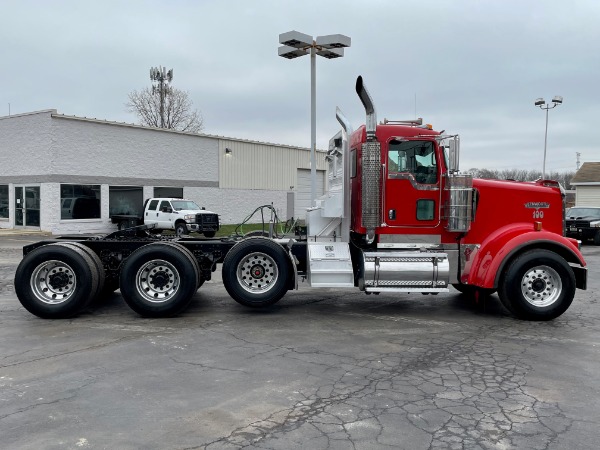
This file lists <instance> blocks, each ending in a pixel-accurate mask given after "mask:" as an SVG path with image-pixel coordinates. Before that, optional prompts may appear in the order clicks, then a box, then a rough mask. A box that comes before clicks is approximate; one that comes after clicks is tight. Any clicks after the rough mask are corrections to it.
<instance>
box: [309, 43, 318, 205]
mask: <svg viewBox="0 0 600 450" xmlns="http://www.w3.org/2000/svg"><path fill="white" fill-rule="evenodd" d="M316 155H317V52H316V49H315V46H314V45H313V46H312V47H311V48H310V206H314V202H315V199H316V198H317V156H316Z"/></svg>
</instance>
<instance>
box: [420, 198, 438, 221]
mask: <svg viewBox="0 0 600 450" xmlns="http://www.w3.org/2000/svg"><path fill="white" fill-rule="evenodd" d="M433 219H435V202H434V201H433V200H431V199H420V200H417V220H433Z"/></svg>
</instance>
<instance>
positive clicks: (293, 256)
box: [15, 77, 587, 320]
mask: <svg viewBox="0 0 600 450" xmlns="http://www.w3.org/2000/svg"><path fill="white" fill-rule="evenodd" d="M356 91H357V94H358V96H359V98H360V100H361V101H362V103H363V105H364V107H365V111H366V125H363V126H361V127H360V128H358V129H357V130H356V131H353V129H352V127H351V125H350V123H349V122H348V120H347V119H346V118H345V117H344V115H343V114H342V113H341V111H339V109H338V112H337V119H338V121H339V122H340V124H341V125H342V130H341V131H340V132H339V133H337V134H336V136H334V138H332V139H331V141H330V143H329V150H328V152H327V160H328V164H329V169H328V182H327V184H328V187H327V192H326V193H325V195H323V196H322V197H321V198H319V199H318V200H317V201H316V202H315V204H314V205H313V207H312V208H310V209H309V210H308V211H307V216H306V223H307V230H306V233H305V234H303V235H299V234H296V235H294V236H277V235H273V234H272V233H271V235H270V236H268V237H266V236H260V237H255V236H252V237H245V238H244V237H242V238H239V237H235V238H225V239H217V238H213V239H207V238H189V237H182V238H176V239H170V240H167V239H165V238H164V237H161V236H156V235H153V234H151V233H149V232H148V231H147V229H146V228H147V227H146V226H141V227H135V228H131V229H128V230H120V231H117V232H115V233H111V234H109V235H106V236H95V237H93V238H82V237H77V238H76V237H65V238H61V239H54V240H48V241H42V242H39V243H35V244H31V245H28V246H26V247H24V249H23V253H24V258H23V260H22V261H21V263H20V265H19V267H18V268H17V271H16V274H15V289H16V292H17V296H18V298H19V300H20V302H21V303H22V305H23V306H24V307H25V308H26V309H27V310H29V311H30V312H31V313H33V314H35V315H38V316H40V317H44V318H63V317H71V316H73V315H76V314H77V313H78V312H79V311H81V310H82V309H83V308H85V307H86V306H87V305H88V303H89V302H90V301H91V300H93V299H94V298H96V297H98V296H101V295H103V293H106V292H110V291H113V290H115V289H117V288H120V290H121V294H122V296H123V298H124V299H125V301H126V302H127V304H128V305H129V306H130V307H131V308H132V309H133V310H135V311H136V312H138V313H139V314H141V315H143V316H147V317H163V316H172V315H174V314H177V313H179V312H181V311H182V310H184V309H185V308H186V307H187V306H188V305H189V303H190V301H191V299H192V297H193V295H194V293H195V292H196V290H197V289H198V288H199V287H200V286H201V285H202V283H203V282H204V281H206V280H209V279H210V278H211V273H212V272H214V271H215V270H216V269H217V264H219V263H222V275H223V284H224V286H225V288H226V290H227V292H228V293H229V295H230V296H231V297H232V298H233V299H234V300H236V301H237V302H239V303H241V304H243V305H246V306H250V307H266V306H269V305H272V304H274V303H275V302H277V301H279V300H280V299H281V298H282V297H283V296H284V295H285V293H286V292H287V291H288V290H290V289H294V288H297V287H298V282H299V281H300V280H306V281H307V282H308V284H309V285H310V286H311V287H315V288H318V287H333V288H339V289H342V288H349V289H359V290H361V291H364V292H365V293H367V294H371V293H373V294H385V293H388V294H391V295H393V296H394V297H396V296H397V295H401V294H406V293H423V294H438V293H442V292H449V291H450V286H454V288H456V289H458V290H459V291H461V292H463V293H465V294H467V295H472V296H475V297H478V296H482V295H490V294H492V293H494V292H496V291H497V292H498V296H499V297H500V300H501V301H502V303H503V305H504V306H505V307H506V308H507V309H508V310H509V311H511V312H512V313H513V314H514V315H515V316H516V317H518V318H522V319H528V320H550V319H553V318H555V317H558V316H559V315H561V314H562V313H564V312H565V311H566V310H567V308H568V307H569V306H570V304H571V302H572V301H573V298H574V295H575V292H576V289H577V288H579V289H586V283H587V267H586V263H585V261H584V258H583V256H582V254H581V252H580V249H579V244H580V243H579V242H578V241H577V240H575V239H571V238H567V237H565V236H564V234H565V195H564V191H563V190H562V188H561V186H560V185H559V184H558V183H557V182H555V181H552V180H538V181H536V182H515V181H497V180H481V179H473V178H472V176H470V175H467V174H461V173H460V172H459V170H458V162H459V144H460V141H459V137H458V136H457V135H445V134H443V132H442V133H440V132H437V131H434V130H432V129H431V127H430V126H428V125H423V124H422V121H421V120H413V121H388V120H384V121H383V122H382V123H377V118H376V113H375V107H374V104H373V101H372V99H371V97H370V95H369V93H368V91H367V89H366V88H365V86H364V84H363V81H362V78H361V77H359V78H358V80H357V83H356Z"/></svg>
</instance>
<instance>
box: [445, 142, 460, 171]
mask: <svg viewBox="0 0 600 450" xmlns="http://www.w3.org/2000/svg"><path fill="white" fill-rule="evenodd" d="M448 144H449V149H448V172H449V173H457V172H458V162H459V159H460V138H459V137H458V136H454V138H453V139H451V140H450V142H449V143H448Z"/></svg>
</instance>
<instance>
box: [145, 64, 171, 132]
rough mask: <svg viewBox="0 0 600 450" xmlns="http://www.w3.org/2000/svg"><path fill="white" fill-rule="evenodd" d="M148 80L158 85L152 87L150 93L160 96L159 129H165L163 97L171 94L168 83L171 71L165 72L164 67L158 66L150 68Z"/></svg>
mask: <svg viewBox="0 0 600 450" xmlns="http://www.w3.org/2000/svg"><path fill="white" fill-rule="evenodd" d="M150 80H152V81H155V82H157V83H158V85H156V84H153V85H152V93H153V94H159V95H160V127H161V128H164V127H165V95H167V94H168V93H170V92H171V87H170V86H169V83H170V82H171V81H172V80H173V69H171V70H169V71H167V68H166V67H162V66H158V67H151V68H150Z"/></svg>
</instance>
